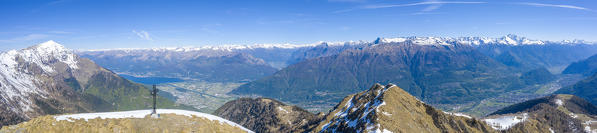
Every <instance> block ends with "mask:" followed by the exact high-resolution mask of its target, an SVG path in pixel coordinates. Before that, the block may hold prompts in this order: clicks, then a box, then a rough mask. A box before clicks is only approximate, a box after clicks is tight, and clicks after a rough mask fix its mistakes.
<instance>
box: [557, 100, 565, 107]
mask: <svg viewBox="0 0 597 133" xmlns="http://www.w3.org/2000/svg"><path fill="white" fill-rule="evenodd" d="M556 104H557V105H558V106H562V105H564V102H562V100H561V99H556Z"/></svg>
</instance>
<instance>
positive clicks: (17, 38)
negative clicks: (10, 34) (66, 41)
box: [0, 34, 50, 43]
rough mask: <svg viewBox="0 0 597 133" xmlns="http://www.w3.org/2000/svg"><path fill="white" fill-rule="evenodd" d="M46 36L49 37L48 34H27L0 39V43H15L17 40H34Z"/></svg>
mask: <svg viewBox="0 0 597 133" xmlns="http://www.w3.org/2000/svg"><path fill="white" fill-rule="evenodd" d="M48 37H50V35H47V34H28V35H25V36H20V37H16V38H11V39H4V40H0V42H1V43H17V42H24V41H34V40H40V39H46V38H48Z"/></svg>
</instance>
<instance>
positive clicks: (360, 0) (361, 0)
mask: <svg viewBox="0 0 597 133" xmlns="http://www.w3.org/2000/svg"><path fill="white" fill-rule="evenodd" d="M366 1H367V0H328V2H366Z"/></svg>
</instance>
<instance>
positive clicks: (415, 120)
mask: <svg viewBox="0 0 597 133" xmlns="http://www.w3.org/2000/svg"><path fill="white" fill-rule="evenodd" d="M380 93H381V94H380ZM372 101H374V102H372ZM348 102H351V103H352V106H351V107H350V108H348V107H346V106H347V105H348V106H350V104H351V103H348ZM380 102H381V103H380ZM368 105H369V106H371V105H378V108H376V109H366V107H367V106H368ZM371 107H375V106H371ZM354 108H356V109H354ZM368 110H369V111H371V112H370V113H367V112H366V111H368ZM341 111H347V112H348V114H347V115H346V116H342V115H336V114H337V113H338V112H341ZM354 121H356V122H354ZM367 121H368V123H367ZM351 122H353V125H351V124H350V123H351ZM354 123H356V124H354ZM326 126H327V128H326V129H325V130H324V131H321V130H322V129H323V128H324V127H326ZM371 126H374V127H371ZM376 129H379V130H380V131H383V130H389V131H392V132H407V133H411V132H430V133H437V132H454V133H455V132H459V133H462V132H465V133H466V132H473V133H475V132H495V131H494V130H493V129H492V128H491V127H489V126H488V125H487V124H485V123H484V122H482V121H480V120H476V119H469V118H466V117H462V116H453V115H449V114H446V113H444V112H443V111H441V110H437V109H435V108H433V107H431V106H429V105H427V104H425V103H423V102H421V101H419V100H418V99H417V98H415V97H414V96H412V95H410V94H409V93H407V92H406V91H404V90H402V89H401V88H399V87H397V86H395V85H388V86H386V87H384V86H381V85H379V84H376V85H375V86H373V87H372V88H371V89H369V90H367V91H364V92H361V93H357V94H354V95H350V96H348V97H346V98H344V100H342V102H340V103H339V104H338V105H337V106H336V107H335V108H334V110H333V111H331V112H330V113H328V115H327V116H326V118H325V120H324V121H322V122H321V123H320V124H319V126H317V127H316V128H315V130H314V132H334V131H336V132H356V131H365V132H367V131H371V130H376Z"/></svg>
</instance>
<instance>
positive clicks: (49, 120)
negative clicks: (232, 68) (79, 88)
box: [0, 114, 245, 133]
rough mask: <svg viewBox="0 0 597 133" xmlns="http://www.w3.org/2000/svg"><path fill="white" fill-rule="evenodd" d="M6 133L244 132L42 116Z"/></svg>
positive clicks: (199, 122) (204, 125) (185, 123)
mask: <svg viewBox="0 0 597 133" xmlns="http://www.w3.org/2000/svg"><path fill="white" fill-rule="evenodd" d="M4 132H11V133H12V132H31V133H40V132H45V133H84V132H102V133H108V132H115V133H119V132H124V133H158V132H159V133H167V132H176V133H179V132H183V133H190V132H196V133H197V132H198V133H212V132H217V133H240V132H245V131H244V130H242V129H240V128H238V127H234V126H231V125H227V124H224V123H220V122H219V121H211V120H209V119H205V118H201V117H196V116H193V117H187V116H183V115H175V114H160V118H158V119H155V118H151V117H149V115H147V116H146V117H145V118H125V119H100V118H96V119H90V120H88V121H85V120H75V121H74V122H68V121H56V119H54V118H53V116H42V117H38V118H35V119H32V120H30V121H27V122H23V123H20V124H18V125H13V126H5V127H3V128H2V129H1V130H0V133H4Z"/></svg>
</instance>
